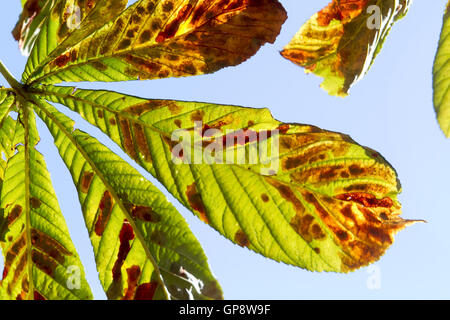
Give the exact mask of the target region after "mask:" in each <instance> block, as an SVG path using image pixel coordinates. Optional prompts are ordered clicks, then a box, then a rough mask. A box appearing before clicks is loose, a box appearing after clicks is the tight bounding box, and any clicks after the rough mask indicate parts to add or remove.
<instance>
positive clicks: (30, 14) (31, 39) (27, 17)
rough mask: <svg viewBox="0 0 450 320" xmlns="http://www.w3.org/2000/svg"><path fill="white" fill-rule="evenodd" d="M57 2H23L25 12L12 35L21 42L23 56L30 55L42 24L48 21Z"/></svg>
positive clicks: (35, 0) (44, 0)
mask: <svg viewBox="0 0 450 320" xmlns="http://www.w3.org/2000/svg"><path fill="white" fill-rule="evenodd" d="M55 2H56V0H22V7H23V11H22V13H21V15H20V17H19V21H18V22H17V24H16V26H15V27H14V30H13V31H12V34H13V36H14V39H16V40H17V41H19V48H20V50H21V52H22V54H23V55H26V56H27V55H29V53H30V51H31V49H32V48H33V45H34V43H35V41H36V39H37V37H38V35H39V32H40V30H41V27H42V24H43V23H44V21H45V20H46V18H47V16H48V14H49V12H50V9H51V7H52V6H53V5H54V4H55Z"/></svg>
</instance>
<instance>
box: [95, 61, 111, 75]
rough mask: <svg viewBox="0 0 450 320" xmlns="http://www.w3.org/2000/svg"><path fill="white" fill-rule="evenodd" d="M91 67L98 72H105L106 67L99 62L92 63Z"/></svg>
mask: <svg viewBox="0 0 450 320" xmlns="http://www.w3.org/2000/svg"><path fill="white" fill-rule="evenodd" d="M91 65H92V66H93V67H94V68H95V69H97V70H98V71H100V72H103V71H106V70H107V69H108V66H107V65H106V64H104V63H103V62H101V61H92V62H91Z"/></svg>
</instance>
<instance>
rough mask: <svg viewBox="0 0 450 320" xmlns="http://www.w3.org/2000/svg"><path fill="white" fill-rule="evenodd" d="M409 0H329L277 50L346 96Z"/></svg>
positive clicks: (324, 85) (329, 88) (332, 91)
mask: <svg viewBox="0 0 450 320" xmlns="http://www.w3.org/2000/svg"><path fill="white" fill-rule="evenodd" d="M410 3H411V1H410V0H400V1H399V0H356V1H355V0H333V1H332V2H331V3H330V4H329V5H328V6H327V7H326V8H324V9H323V10H321V11H319V12H318V13H316V14H314V15H313V16H312V17H311V19H310V20H309V21H308V22H307V23H306V24H304V25H303V26H302V28H301V29H300V31H299V32H298V33H297V34H296V35H295V36H294V38H293V39H292V40H291V42H290V43H289V44H288V45H287V46H286V47H285V48H284V50H283V51H282V52H281V54H282V55H283V56H284V57H285V58H286V59H288V60H290V61H292V62H293V63H295V64H297V65H299V66H301V67H304V68H305V71H306V72H307V73H310V72H312V73H314V74H316V75H318V76H320V77H323V78H324V82H323V83H322V85H321V87H322V88H323V89H324V90H325V91H327V92H328V93H329V94H330V95H335V96H346V95H347V94H348V91H349V89H350V87H351V86H353V85H354V84H355V83H356V82H358V81H359V80H361V79H362V78H363V77H364V76H365V74H366V73H367V72H368V71H369V69H370V67H371V66H372V64H373V62H374V60H375V57H376V56H377V54H378V53H379V52H380V50H381V48H382V45H383V43H384V41H385V39H386V37H387V35H388V33H389V31H390V29H391V27H392V25H393V24H394V22H395V21H397V20H398V19H400V18H402V17H403V16H404V15H405V14H406V13H407V11H408V8H409V5H410Z"/></svg>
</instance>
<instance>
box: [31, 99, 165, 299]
mask: <svg viewBox="0 0 450 320" xmlns="http://www.w3.org/2000/svg"><path fill="white" fill-rule="evenodd" d="M32 99H33V102H34V106H36V107H37V108H39V110H41V111H42V112H44V113H45V114H46V115H47V117H49V118H50V119H51V120H52V121H53V122H54V123H55V124H56V125H57V126H58V128H59V129H60V130H61V131H62V132H64V134H65V136H66V137H67V138H68V139H69V140H70V141H71V142H72V144H73V145H74V146H75V147H76V148H77V150H78V151H79V152H80V153H81V154H82V155H83V157H84V159H85V160H86V161H87V163H88V164H89V165H90V166H91V168H92V169H93V170H94V171H95V173H96V174H97V175H98V176H99V178H100V179H101V181H102V183H103V184H104V185H105V187H106V188H107V189H108V191H109V192H110V193H111V195H112V197H113V198H114V200H115V201H116V203H117V205H119V207H120V209H121V211H122V213H123V214H124V215H125V217H126V219H127V220H128V222H129V223H130V224H131V226H132V228H133V230H134V232H135V235H136V237H137V238H138V239H139V242H140V243H141V245H142V247H143V248H144V250H145V253H146V255H147V258H148V259H149V260H150V262H151V263H152V265H153V267H154V269H155V271H156V273H157V275H158V278H159V280H160V281H161V283H162V284H164V281H163V278H162V276H161V272H160V269H161V268H160V266H158V264H157V263H156V261H155V259H154V258H153V255H152V254H151V253H150V251H149V249H148V247H147V245H146V243H145V240H144V237H143V235H142V233H141V231H140V230H139V228H137V226H136V224H135V222H134V219H133V217H132V216H130V214H129V213H128V210H126V209H125V207H124V206H123V203H122V201H121V200H120V198H119V197H118V195H117V193H116V192H115V190H114V188H112V187H111V185H110V184H109V183H108V181H107V180H106V179H105V177H104V175H103V174H102V172H101V171H100V170H98V168H97V166H96V165H95V163H94V162H93V161H92V159H91V158H90V157H89V155H88V154H87V153H86V152H85V150H84V149H83V148H82V147H80V145H79V144H78V142H77V141H76V140H75V139H74V138H73V136H72V135H71V134H70V133H69V132H67V129H66V128H65V126H64V125H63V124H62V123H60V122H59V120H58V119H57V118H56V117H54V116H53V115H52V114H51V113H49V112H48V111H47V110H46V109H45V108H42V107H41V105H40V104H41V102H40V101H39V100H38V99H35V98H34V97H32ZM163 288H164V292H165V294H166V297H168V296H169V295H168V293H167V290H166V287H165V286H164V285H163Z"/></svg>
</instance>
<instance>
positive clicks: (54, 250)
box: [31, 228, 72, 264]
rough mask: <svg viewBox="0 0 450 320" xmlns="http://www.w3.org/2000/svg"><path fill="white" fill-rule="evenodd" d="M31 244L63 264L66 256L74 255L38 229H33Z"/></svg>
mask: <svg viewBox="0 0 450 320" xmlns="http://www.w3.org/2000/svg"><path fill="white" fill-rule="evenodd" d="M31 244H32V245H33V247H35V248H37V249H39V250H40V251H42V252H44V253H45V254H47V255H49V256H50V257H52V258H53V259H54V260H56V261H58V262H59V263H61V264H63V263H64V261H65V256H66V255H72V253H71V252H70V251H69V250H67V249H66V248H65V247H64V246H63V245H62V244H61V243H60V242H58V241H57V240H55V239H54V238H52V237H50V236H49V235H47V234H46V233H44V232H42V231H40V230H38V229H34V228H33V229H31Z"/></svg>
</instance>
